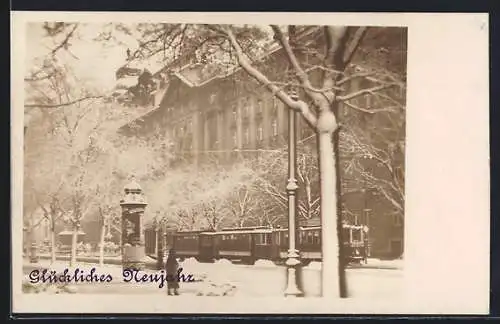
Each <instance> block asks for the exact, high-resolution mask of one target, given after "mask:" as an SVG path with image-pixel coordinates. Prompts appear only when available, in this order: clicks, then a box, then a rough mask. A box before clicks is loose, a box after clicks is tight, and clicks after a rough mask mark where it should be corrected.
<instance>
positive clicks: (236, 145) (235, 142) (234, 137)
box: [233, 131, 238, 148]
mask: <svg viewBox="0 0 500 324" xmlns="http://www.w3.org/2000/svg"><path fill="white" fill-rule="evenodd" d="M237 147H238V136H237V135H236V131H234V132H233V148H237Z"/></svg>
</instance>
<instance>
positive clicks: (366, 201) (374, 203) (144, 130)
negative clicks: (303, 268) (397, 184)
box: [117, 28, 403, 256]
mask: <svg viewBox="0 0 500 324" xmlns="http://www.w3.org/2000/svg"><path fill="white" fill-rule="evenodd" d="M316 30H317V28H308V29H305V30H304V31H302V35H300V37H306V38H307V39H309V40H310V42H315V41H318V35H317V33H315V31H316ZM304 43H305V44H307V42H304ZM283 55H284V53H283V52H282V51H281V49H280V48H279V47H278V46H275V47H274V48H272V49H271V51H270V53H269V54H268V57H267V59H266V62H267V66H271V67H272V70H273V71H274V73H280V72H281V73H282V72H284V71H286V69H287V60H286V59H285V58H284V57H283ZM305 55H306V54H305ZM306 60H307V58H306ZM311 60H312V59H311ZM172 66H173V67H172ZM176 66H177V67H178V68H176ZM204 68H205V65H203V64H196V63H188V62H174V64H172V65H171V66H169V67H161V68H160V69H159V70H158V71H152V73H151V76H152V77H156V78H158V79H160V81H157V83H158V84H159V85H157V90H156V91H155V92H154V96H153V97H152V98H151V100H146V101H144V102H146V103H147V104H150V105H151V110H150V111H149V112H148V113H147V114H145V115H144V116H141V117H140V118H138V119H137V120H134V121H133V122H131V123H128V124H127V125H124V126H123V127H122V128H121V129H120V132H121V133H123V134H125V135H127V136H141V135H145V134H148V133H151V132H154V131H158V130H159V131H161V132H163V133H164V134H166V135H167V137H168V138H169V139H170V140H172V141H173V143H174V153H175V154H176V156H178V161H177V162H178V163H191V164H192V165H193V167H196V166H197V165H199V164H200V163H203V161H204V160H205V159H206V158H208V157H210V158H213V157H216V158H217V159H218V160H219V161H225V162H227V163H231V161H234V159H235V158H237V157H239V156H241V155H242V154H243V155H244V154H245V152H248V153H249V154H255V153H258V152H262V151H265V150H268V149H272V148H276V147H283V148H286V139H287V131H288V119H287V114H288V110H287V108H286V107H284V105H283V103H281V101H279V100H278V99H277V98H276V97H274V96H272V95H271V93H269V92H268V91H267V90H266V89H263V88H262V87H260V85H259V84H257V83H256V82H255V81H253V80H252V79H251V78H250V77H249V76H248V75H247V74H246V73H245V72H244V71H243V70H242V69H240V68H231V69H228V71H227V73H225V74H223V75H215V76H214V75H206V74H205V73H204ZM167 71H169V72H167ZM277 71H278V72H277ZM309 72H310V73H311V74H314V73H316V72H318V71H315V70H314V69H311V70H310V71H309ZM139 74H140V73H139ZM117 76H118V75H117ZM120 76H123V74H121V75H120ZM353 82H358V81H356V79H354V81H353ZM131 84H134V83H133V82H132V83H131ZM352 86H353V87H358V88H359V84H353V85H352ZM144 102H143V103H144ZM299 120H300V121H299V123H298V130H297V132H298V135H299V140H306V141H309V142H310V144H311V145H315V136H314V132H313V131H312V129H311V128H310V127H308V126H307V125H306V123H305V121H304V120H303V119H302V118H299ZM358 185H359V186H358V187H359V188H358V189H360V190H357V191H354V192H351V193H346V194H345V195H344V196H343V203H344V205H345V206H346V207H348V209H349V210H350V211H352V213H354V214H356V215H358V216H359V217H358V218H357V220H353V221H358V222H359V223H360V224H363V223H365V224H368V225H369V227H370V241H371V252H372V255H374V256H399V255H400V254H401V253H402V246H403V227H402V222H401V218H400V217H392V216H388V215H392V209H391V207H390V206H388V204H387V202H385V201H384V200H383V199H380V197H378V196H376V195H374V194H373V192H370V191H369V190H363V188H362V185H360V184H358ZM308 223H309V224H314V223H319V220H318V218H317V217H316V218H315V219H313V220H309V221H308Z"/></svg>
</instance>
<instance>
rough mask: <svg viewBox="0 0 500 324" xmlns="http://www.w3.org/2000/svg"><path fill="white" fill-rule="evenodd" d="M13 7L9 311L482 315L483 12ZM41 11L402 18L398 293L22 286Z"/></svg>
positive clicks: (485, 186)
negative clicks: (31, 80) (404, 87)
mask: <svg viewBox="0 0 500 324" xmlns="http://www.w3.org/2000/svg"><path fill="white" fill-rule="evenodd" d="M11 17H12V40H13V41H12V47H11V53H12V55H11V57H12V89H13V92H12V105H11V112H12V120H11V125H12V126H11V133H12V135H13V136H12V137H11V138H12V170H13V173H12V213H13V215H12V219H13V221H12V233H13V235H12V246H13V248H12V249H13V251H12V252H13V259H12V269H13V276H12V277H13V278H12V279H13V281H12V282H13V311H14V312H41V313H43V312H60V313H88V312H92V313H101V312H102V313H130V312H134V313H297V314H300V313H325V314H334V313H343V314H352V313H364V314H367V313H372V314H398V313H406V314H407V313H427V314H445V313H447V314H487V313H488V310H489V258H490V254H489V246H490V243H489V242H490V241H489V239H490V227H489V223H490V213H489V136H488V135H489V134H488V133H489V123H488V120H489V119H488V116H489V114H488V111H489V95H488V94H489V91H488V90H489V80H488V72H489V61H488V59H489V58H488V15H487V14H481V13H479V14H478V13H475V14H465V13H337V14H333V13H332V14H325V13H175V12H154V13H144V12H140V13H139V12H136V13H125V12H112V13H111V12H90V13H85V12H12V13H11ZM50 20H52V21H82V22H83V21H85V22H112V21H116V22H119V21H142V22H146V21H147V22H153V21H162V22H169V21H171V22H181V21H182V22H190V23H229V24H242V23H246V24H269V23H273V24H289V23H294V24H311V25H371V26H387V25H390V26H407V27H408V31H409V36H408V42H409V43H408V94H407V98H408V108H407V155H406V193H407V198H406V216H405V270H404V272H405V279H404V280H405V296H404V298H401V299H400V300H399V301H398V302H395V301H390V302H389V301H385V300H379V301H377V300H366V301H363V300H360V299H347V300H341V301H338V300H335V301H329V300H325V299H322V298H302V299H284V298H273V299H267V298H258V299H253V298H244V299H241V298H221V297H218V298H211V297H196V299H195V300H192V298H194V297H191V298H188V297H186V296H180V297H179V298H178V299H169V300H168V301H167V300H166V299H163V298H158V296H157V295H155V296H151V295H78V294H76V295H31V294H23V293H21V278H20V276H21V275H20V274H21V273H22V270H21V269H22V260H21V255H22V235H19V234H21V233H22V197H23V195H22V190H23V187H22V184H23V181H22V177H23V174H22V173H23V167H22V165H23V163H22V161H23V157H22V148H23V131H22V129H23V127H22V126H23V108H22V107H23V100H24V93H23V89H24V85H23V76H24V65H23V64H24V59H23V58H24V48H25V42H24V39H25V34H24V25H25V23H26V22H31V21H50ZM42 296H43V297H42Z"/></svg>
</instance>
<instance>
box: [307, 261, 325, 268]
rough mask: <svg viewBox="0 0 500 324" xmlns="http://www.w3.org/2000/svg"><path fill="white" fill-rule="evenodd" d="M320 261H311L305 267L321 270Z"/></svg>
mask: <svg viewBox="0 0 500 324" xmlns="http://www.w3.org/2000/svg"><path fill="white" fill-rule="evenodd" d="M321 267H322V263H321V262H318V261H311V263H309V264H308V265H307V266H306V267H305V268H307V269H312V270H321Z"/></svg>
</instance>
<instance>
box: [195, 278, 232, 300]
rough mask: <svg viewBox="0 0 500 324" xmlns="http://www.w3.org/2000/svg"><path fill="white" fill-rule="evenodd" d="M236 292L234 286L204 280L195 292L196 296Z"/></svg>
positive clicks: (224, 294) (229, 294) (226, 294)
mask: <svg viewBox="0 0 500 324" xmlns="http://www.w3.org/2000/svg"><path fill="white" fill-rule="evenodd" d="M235 293H236V286H235V285H233V284H231V283H228V282H225V283H222V282H215V281H211V280H209V281H206V282H204V283H203V286H202V287H201V290H200V291H198V293H197V294H196V295H197V296H228V297H230V296H234V294H235Z"/></svg>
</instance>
